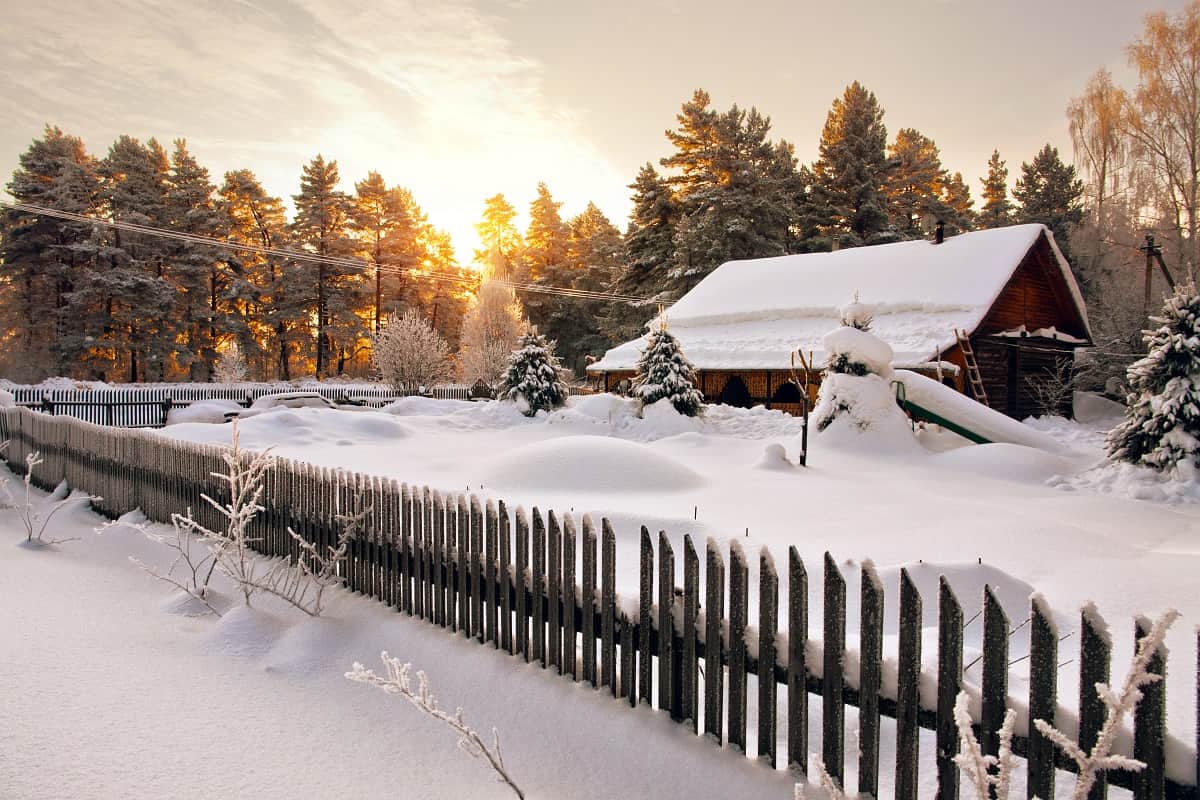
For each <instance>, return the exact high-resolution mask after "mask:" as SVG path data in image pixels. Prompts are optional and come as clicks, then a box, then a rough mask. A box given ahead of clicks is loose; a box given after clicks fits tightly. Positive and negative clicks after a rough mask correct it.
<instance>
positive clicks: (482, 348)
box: [458, 280, 528, 387]
mask: <svg viewBox="0 0 1200 800" xmlns="http://www.w3.org/2000/svg"><path fill="white" fill-rule="evenodd" d="M527 328H528V325H527V324H526V323H525V320H524V319H523V318H522V316H521V305H520V303H519V302H518V301H517V297H516V295H515V294H514V293H513V290H512V289H510V288H509V287H507V286H504V285H502V284H499V283H496V282H495V281H491V280H484V282H483V284H482V285H481V286H480V287H479V294H478V295H477V296H476V299H475V305H473V306H471V309H470V310H469V311H468V312H467V314H466V316H465V317H463V323H462V335H461V339H460V342H461V344H460V347H459V354H458V369H459V377H460V378H461V379H462V381H463V383H467V384H473V383H475V382H477V381H483V382H484V383H485V384H487V385H488V386H491V387H495V386H496V385H497V384H499V382H500V379H501V378H502V377H503V376H504V371H505V369H506V368H507V367H508V362H509V357H510V356H511V354H512V351H513V348H515V347H516V346H517V343H518V342H519V341H520V339H521V337H522V336H523V335H524V334H525V331H526V330H527Z"/></svg>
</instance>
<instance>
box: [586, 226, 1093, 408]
mask: <svg viewBox="0 0 1200 800" xmlns="http://www.w3.org/2000/svg"><path fill="white" fill-rule="evenodd" d="M856 299H857V300H858V301H859V302H861V303H862V304H864V305H865V306H867V307H868V308H870V309H871V312H872V315H873V321H872V324H871V331H872V333H874V334H875V335H876V336H878V337H879V338H880V339H883V340H884V341H885V342H887V343H888V344H889V345H891V347H892V349H893V351H894V352H895V359H894V361H893V366H895V367H897V368H904V369H911V370H914V371H917V372H920V373H922V374H925V375H928V376H930V377H936V378H938V379H939V380H942V381H943V382H945V383H947V384H950V385H953V386H954V387H955V388H957V389H958V390H959V391H962V392H964V393H967V394H969V395H972V396H974V397H975V399H977V400H980V401H982V402H986V403H987V404H988V405H989V406H990V407H991V408H993V409H995V410H997V411H1001V412H1003V413H1005V414H1008V415H1009V416H1012V417H1016V418H1018V419H1023V418H1024V417H1027V416H1029V415H1031V414H1037V413H1042V412H1044V411H1046V410H1047V409H1046V408H1045V406H1046V402H1047V397H1048V396H1054V392H1048V391H1047V388H1048V387H1052V386H1053V385H1054V384H1055V383H1056V382H1061V379H1062V377H1063V376H1064V375H1066V374H1069V373H1068V372H1067V370H1069V369H1070V368H1071V367H1072V366H1073V364H1074V358H1075V350H1076V348H1079V347H1086V346H1089V345H1091V331H1090V329H1089V327H1088V320H1087V310H1086V308H1085V307H1084V303H1083V297H1082V295H1081V294H1080V292H1079V287H1078V285H1077V284H1076V282H1075V278H1074V276H1073V275H1072V274H1071V268H1070V266H1069V265H1068V264H1067V262H1066V259H1064V258H1063V255H1062V252H1061V251H1060V250H1059V249H1058V246H1057V245H1056V244H1055V243H1054V235H1053V234H1052V233H1051V232H1050V231H1049V229H1047V228H1046V227H1045V226H1044V225H1016V226H1012V227H1007V228H994V229H990V230H983V231H975V232H972V233H964V234H961V235H959V236H953V237H950V238H947V239H945V240H944V241H942V242H940V243H939V242H936V241H911V242H898V243H895V244H885V245H876V246H873V247H857V248H852V249H846V250H839V251H836V252H831V253H807V254H801V255H790V256H779V257H776V258H762V259H753V260H747V261H730V262H728V263H725V264H722V265H721V266H720V267H718V268H717V269H716V270H714V271H713V272H712V273H711V274H710V275H709V276H708V277H706V278H705V279H704V280H702V281H701V282H700V283H699V284H698V285H697V286H696V287H695V288H694V289H692V290H691V291H690V292H688V293H687V294H686V295H684V296H683V297H682V298H680V299H679V300H678V301H677V302H676V303H675V304H674V305H672V306H671V307H670V308H669V309H668V310H667V311H666V321H667V324H668V325H669V326H670V329H671V332H672V333H674V334H675V336H676V337H677V338H678V339H679V341H680V343H681V345H682V347H683V352H684V355H685V356H687V358H688V359H689V360H690V361H691V362H692V363H693V364H694V365H695V367H696V369H697V373H698V378H699V381H700V389H701V391H702V392H703V393H704V397H705V399H706V400H707V401H708V402H713V403H725V404H728V405H734V406H744V407H749V406H752V405H765V406H767V407H770V408H778V409H781V410H784V411H788V412H791V413H798V412H799V411H800V409H801V390H800V388H799V387H800V386H802V385H804V384H805V383H806V382H807V386H808V388H809V392H810V399H812V398H815V395H816V390H817V387H818V386H819V384H820V378H821V371H822V370H821V368H822V366H823V365H824V363H825V360H826V355H825V353H824V352H823V351H822V345H821V337H822V336H823V335H824V334H826V333H828V332H829V331H830V330H832V329H833V328H836V327H837V326H838V325H839V324H840V320H841V309H842V308H844V307H845V306H846V305H847V304H849V303H850V302H852V301H854V300H856ZM644 341H645V340H644V339H635V340H633V341H631V342H626V343H625V344H622V345H620V346H618V347H615V348H613V349H611V350H609V351H608V352H607V353H606V354H605V355H604V357H603V358H601V359H599V360H598V361H596V362H595V363H593V364H591V365H590V366H589V367H588V373H589V375H590V376H591V377H592V378H593V380H594V381H595V382H596V383H597V385H598V386H599V387H600V388H602V389H604V390H605V391H616V390H618V388H619V387H620V386H621V385H622V384H621V382H622V381H624V380H626V379H631V378H632V377H633V375H634V371H635V369H636V366H637V359H638V355H639V354H640V353H641V350H642V347H643V344H644ZM964 345H965V346H964ZM798 353H800V354H802V355H803V358H802V359H801V358H798V357H797V354H798ZM806 365H807V366H806ZM972 366H974V367H975V368H976V369H977V376H978V380H972V379H971V378H972V375H973V373H974V370H972V369H971V367H972ZM806 379H807V381H806ZM1070 397H1071V393H1070V392H1069V391H1067V392H1062V393H1061V397H1059V398H1058V399H1057V400H1056V401H1055V402H1056V404H1057V405H1058V408H1056V409H1055V410H1056V411H1057V412H1058V413H1063V414H1069V413H1070Z"/></svg>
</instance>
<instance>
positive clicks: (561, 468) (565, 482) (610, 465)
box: [482, 436, 705, 492]
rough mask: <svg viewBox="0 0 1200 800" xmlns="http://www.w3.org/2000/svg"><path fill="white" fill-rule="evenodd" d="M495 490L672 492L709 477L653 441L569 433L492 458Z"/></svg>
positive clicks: (488, 470) (486, 473) (489, 475)
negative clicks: (653, 446) (664, 452)
mask: <svg viewBox="0 0 1200 800" xmlns="http://www.w3.org/2000/svg"><path fill="white" fill-rule="evenodd" d="M482 475H483V485H484V486H485V487H487V488H489V489H491V488H498V489H510V490H525V489H543V490H549V489H553V490H556V491H577V492H672V491H684V490H687V489H694V488H696V487H699V486H702V485H704V482H705V481H704V478H702V477H701V476H700V475H699V474H697V473H696V472H694V471H692V470H691V469H689V468H688V467H686V466H684V465H683V464H680V463H679V462H677V461H675V460H674V459H672V458H669V457H667V456H664V455H662V454H660V453H657V452H655V451H654V450H653V449H651V448H650V447H648V446H647V445H643V444H637V443H635V442H627V441H623V440H621V439H613V438H610V437H606V436H564V437H562V438H559V439H550V440H547V441H543V442H537V443H535V444H530V445H525V446H524V447H520V448H517V449H516V450H513V451H512V452H509V453H505V454H504V455H501V456H499V457H497V458H495V459H493V460H492V461H491V463H489V464H488V465H487V466H486V467H484V469H483V472H482Z"/></svg>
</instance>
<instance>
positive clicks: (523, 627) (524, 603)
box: [513, 506, 529, 664]
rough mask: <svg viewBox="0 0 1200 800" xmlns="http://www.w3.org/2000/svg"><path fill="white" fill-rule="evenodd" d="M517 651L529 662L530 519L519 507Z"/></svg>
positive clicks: (516, 584) (515, 576)
mask: <svg viewBox="0 0 1200 800" xmlns="http://www.w3.org/2000/svg"><path fill="white" fill-rule="evenodd" d="M513 577H514V579H515V580H514V581H513V583H514V585H515V586H516V589H517V631H516V638H517V641H516V645H517V653H518V654H520V655H521V657H522V658H523V659H524V660H525V663H526V664H528V663H529V520H528V518H527V517H526V516H525V509H524V508H521V507H519V506H518V507H517V569H516V573H515V575H514V576H513Z"/></svg>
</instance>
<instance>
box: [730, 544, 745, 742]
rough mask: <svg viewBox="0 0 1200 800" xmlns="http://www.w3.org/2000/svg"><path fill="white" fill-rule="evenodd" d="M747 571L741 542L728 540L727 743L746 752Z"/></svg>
mask: <svg viewBox="0 0 1200 800" xmlns="http://www.w3.org/2000/svg"><path fill="white" fill-rule="evenodd" d="M749 583H750V571H749V568H748V567H747V566H746V556H745V554H743V552H742V545H741V543H739V542H738V541H737V540H736V539H735V540H733V541H731V542H730V543H729V733H728V739H727V740H728V742H729V746H730V747H733V748H737V749H738V750H741V751H742V752H743V753H744V752H746V606H747V601H748V600H749V596H748V592H749Z"/></svg>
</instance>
